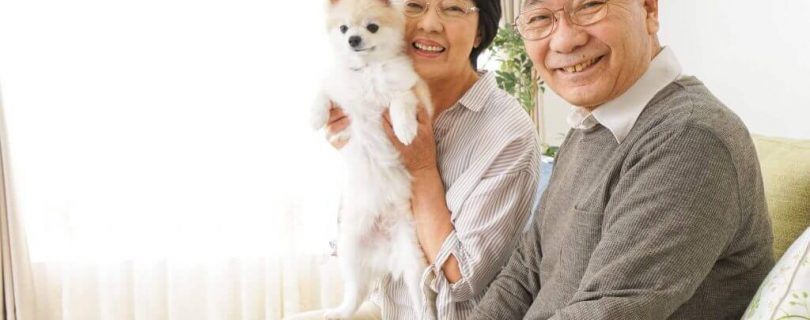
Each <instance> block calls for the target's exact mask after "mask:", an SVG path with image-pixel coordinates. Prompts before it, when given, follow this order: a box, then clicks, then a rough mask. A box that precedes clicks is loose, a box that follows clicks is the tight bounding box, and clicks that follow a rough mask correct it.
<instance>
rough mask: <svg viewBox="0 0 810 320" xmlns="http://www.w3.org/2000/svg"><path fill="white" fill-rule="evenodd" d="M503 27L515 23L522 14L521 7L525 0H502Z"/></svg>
mask: <svg viewBox="0 0 810 320" xmlns="http://www.w3.org/2000/svg"><path fill="white" fill-rule="evenodd" d="M500 1H501V12H502V20H501V23H502V24H503V25H507V26H508V25H511V24H512V23H513V22H515V18H516V17H517V15H518V14H519V13H520V7H521V6H522V5H523V1H524V0H500Z"/></svg>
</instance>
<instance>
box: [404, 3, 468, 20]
mask: <svg viewBox="0 0 810 320" xmlns="http://www.w3.org/2000/svg"><path fill="white" fill-rule="evenodd" d="M433 4H434V5H435V6H436V13H438V14H439V17H442V18H445V19H457V18H463V17H464V16H466V15H468V14H470V13H473V12H478V8H477V7H476V6H475V3H473V2H472V1H468V0H439V1H434V3H433ZM429 8H430V2H429V1H424V0H406V1H405V11H404V12H405V15H406V16H408V17H411V18H416V17H420V16H422V15H424V14H425V12H427V11H428V10H429Z"/></svg>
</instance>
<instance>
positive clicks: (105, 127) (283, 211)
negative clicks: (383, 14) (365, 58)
mask: <svg viewBox="0 0 810 320" xmlns="http://www.w3.org/2000/svg"><path fill="white" fill-rule="evenodd" d="M323 2H325V1H285V2H278V1H259V0H207V1H198V0H194V1H192V0H116V1H110V0H74V1H64V0H8V1H3V2H2V3H0V76H2V78H0V80H2V85H3V92H4V102H5V103H4V104H5V118H6V121H7V125H8V141H9V146H8V150H9V155H8V157H7V159H8V160H9V162H10V164H11V168H12V170H13V172H12V173H13V174H14V176H15V178H16V179H15V181H14V187H15V189H16V196H15V199H14V200H15V201H16V203H17V205H18V212H19V213H20V215H21V216H22V217H24V218H25V222H26V230H27V232H28V236H29V237H28V239H29V243H28V244H29V247H30V253H31V262H32V265H33V275H34V277H33V278H34V285H35V290H36V299H37V300H36V301H37V309H38V312H37V319H82V320H92V319H116V320H117V319H277V318H280V317H281V316H283V315H284V314H287V313H292V312H298V311H300V310H307V309H312V308H321V307H324V306H327V305H332V304H334V303H335V301H334V294H333V292H334V291H335V289H336V288H335V286H337V285H338V283H337V279H338V278H339V277H338V276H337V275H336V273H335V270H334V265H333V261H331V260H329V259H326V258H325V255H324V253H325V252H327V251H328V246H327V242H328V240H329V239H332V238H333V237H334V233H335V228H334V225H335V210H336V207H337V202H338V201H337V196H338V194H339V185H340V180H341V176H340V173H341V172H342V169H341V161H340V159H339V157H338V155H337V153H336V152H334V151H333V150H331V148H329V147H328V146H327V144H326V143H325V141H324V139H323V137H322V136H321V134H319V133H316V132H312V131H311V130H309V128H308V127H307V121H306V120H307V114H308V110H309V105H310V103H311V101H312V95H313V93H314V92H315V90H316V89H317V88H318V84H319V79H320V78H321V76H322V74H323V72H322V70H323V69H324V66H325V65H326V64H327V63H326V62H325V61H326V60H327V57H326V56H327V54H326V53H325V52H326V46H327V40H326V39H325V31H324V21H323V9H322V8H323ZM26 320H27V319H26Z"/></svg>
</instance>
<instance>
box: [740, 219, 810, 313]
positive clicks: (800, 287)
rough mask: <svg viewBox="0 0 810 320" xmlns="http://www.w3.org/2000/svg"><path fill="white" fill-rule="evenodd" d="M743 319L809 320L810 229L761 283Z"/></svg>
mask: <svg viewBox="0 0 810 320" xmlns="http://www.w3.org/2000/svg"><path fill="white" fill-rule="evenodd" d="M743 319H745V320H747V319H755V320H764V319H767V320H775V319H810V228H807V229H806V230H805V231H804V234H802V235H801V237H800V238H799V239H798V240H796V242H794V243H793V245H791V246H790V248H789V249H788V250H787V252H785V254H784V255H783V256H782V258H781V259H779V262H777V263H776V266H774V268H773V269H772V270H771V272H770V273H769V274H768V277H767V278H765V281H763V282H762V285H761V286H760V287H759V290H758V291H757V294H756V295H754V299H753V300H751V304H750V305H748V310H746V311H745V315H743Z"/></svg>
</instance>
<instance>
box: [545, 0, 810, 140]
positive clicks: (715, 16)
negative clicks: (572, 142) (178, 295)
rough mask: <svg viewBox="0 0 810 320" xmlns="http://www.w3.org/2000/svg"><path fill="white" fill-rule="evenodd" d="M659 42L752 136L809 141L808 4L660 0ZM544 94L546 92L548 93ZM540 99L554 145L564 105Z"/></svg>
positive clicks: (560, 129) (559, 134)
mask: <svg viewBox="0 0 810 320" xmlns="http://www.w3.org/2000/svg"><path fill="white" fill-rule="evenodd" d="M659 4H660V18H661V32H660V33H659V36H660V39H661V42H662V44H664V45H667V46H670V47H671V48H673V49H674V50H675V54H676V55H677V56H678V59H679V60H680V62H681V64H682V66H683V70H684V72H685V73H686V74H691V75H695V76H697V77H698V78H699V79H701V80H702V81H703V82H704V83H705V84H706V85H707V86H708V87H709V89H710V90H711V91H712V92H713V93H714V94H715V95H716V96H717V97H718V98H720V100H721V101H723V102H724V103H725V104H726V105H727V106H728V107H729V108H731V109H732V110H734V111H735V112H736V113H737V114H738V115H739V116H740V118H742V120H743V122H745V124H746V125H747V126H748V129H749V130H750V131H751V132H752V133H755V134H763V135H770V136H780V137H793V138H805V139H807V138H810V124H808V119H809V118H810V86H809V85H810V80H808V77H810V61H809V60H808V58H810V36H808V34H807V31H808V30H810V1H805V0H800V1H795V0H774V1H767V2H762V1H750V0H744V1H740V0H719V1H718V0H713V1H706V0H677V1H673V0H670V1H667V0H662V1H660V3H659ZM547 92H549V91H547ZM569 108H570V107H569V106H567V105H566V104H565V103H564V102H563V101H561V100H560V99H559V97H557V96H556V95H554V94H553V93H550V94H547V95H546V96H545V114H544V123H543V124H544V125H545V126H546V128H547V131H546V132H545V136H546V137H547V138H548V139H549V140H548V142H549V143H550V144H552V145H558V144H559V143H560V141H561V138H562V136H563V135H564V134H565V132H566V131H567V129H568V127H567V126H566V124H565V115H566V114H567V112H568V110H569Z"/></svg>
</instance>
